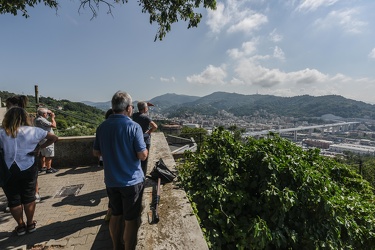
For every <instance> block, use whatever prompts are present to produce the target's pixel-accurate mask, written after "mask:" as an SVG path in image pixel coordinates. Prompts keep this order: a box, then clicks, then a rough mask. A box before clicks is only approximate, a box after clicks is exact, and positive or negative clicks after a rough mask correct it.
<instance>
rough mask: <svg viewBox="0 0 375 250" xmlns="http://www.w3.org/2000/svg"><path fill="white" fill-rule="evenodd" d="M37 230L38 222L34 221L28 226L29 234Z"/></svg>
mask: <svg viewBox="0 0 375 250" xmlns="http://www.w3.org/2000/svg"><path fill="white" fill-rule="evenodd" d="M35 230H36V221H35V220H34V221H33V223H31V224H30V225H27V232H29V233H32V232H35Z"/></svg>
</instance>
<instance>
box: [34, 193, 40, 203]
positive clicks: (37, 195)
mask: <svg viewBox="0 0 375 250" xmlns="http://www.w3.org/2000/svg"><path fill="white" fill-rule="evenodd" d="M40 201H41V198H40V194H39V193H36V194H35V202H36V203H39V202H40Z"/></svg>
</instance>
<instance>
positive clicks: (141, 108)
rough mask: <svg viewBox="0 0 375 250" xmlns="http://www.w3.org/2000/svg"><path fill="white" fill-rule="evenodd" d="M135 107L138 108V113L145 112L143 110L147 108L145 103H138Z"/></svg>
mask: <svg viewBox="0 0 375 250" xmlns="http://www.w3.org/2000/svg"><path fill="white" fill-rule="evenodd" d="M137 107H138V111H142V110H145V108H146V107H147V102H138V103H137Z"/></svg>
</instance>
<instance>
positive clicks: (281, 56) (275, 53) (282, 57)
mask: <svg viewBox="0 0 375 250" xmlns="http://www.w3.org/2000/svg"><path fill="white" fill-rule="evenodd" d="M273 57H275V58H278V59H280V60H282V61H284V60H285V53H284V51H283V50H282V49H281V48H279V47H278V46H276V47H275V48H274V49H273Z"/></svg>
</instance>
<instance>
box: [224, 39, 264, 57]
mask: <svg viewBox="0 0 375 250" xmlns="http://www.w3.org/2000/svg"><path fill="white" fill-rule="evenodd" d="M257 45H258V39H252V40H251V41H248V42H244V43H242V45H241V50H239V49H237V48H234V49H229V50H227V54H228V55H229V57H231V58H233V59H238V58H241V57H243V56H248V55H252V54H253V53H254V52H255V51H256V49H257Z"/></svg>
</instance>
